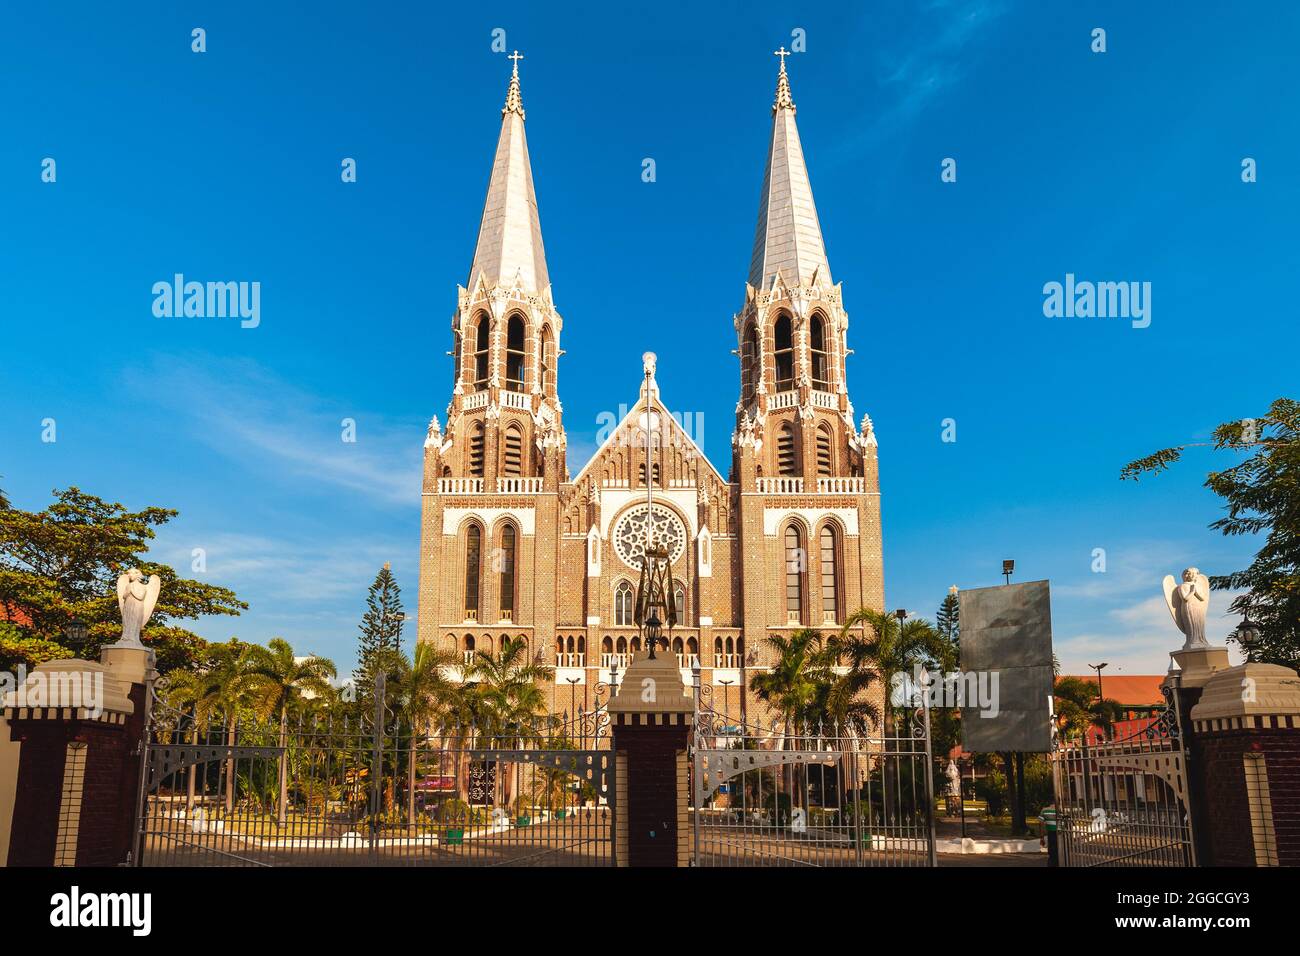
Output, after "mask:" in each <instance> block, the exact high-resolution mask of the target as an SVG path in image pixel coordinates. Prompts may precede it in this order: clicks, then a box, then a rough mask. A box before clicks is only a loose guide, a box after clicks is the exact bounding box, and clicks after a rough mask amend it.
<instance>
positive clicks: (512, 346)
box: [506, 315, 524, 392]
mask: <svg viewBox="0 0 1300 956" xmlns="http://www.w3.org/2000/svg"><path fill="white" fill-rule="evenodd" d="M506 388H507V389H509V390H510V391H512V392H522V391H523V390H524V320H523V318H521V317H520V316H518V315H512V316H510V320H509V321H508V322H507V323H506Z"/></svg>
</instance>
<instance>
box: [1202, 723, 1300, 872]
mask: <svg viewBox="0 0 1300 956" xmlns="http://www.w3.org/2000/svg"><path fill="white" fill-rule="evenodd" d="M1263 719H1264V720H1271V719H1273V718H1268V717H1265V718H1263ZM1247 752H1254V753H1258V754H1261V755H1262V757H1263V761H1264V767H1265V769H1266V772H1267V779H1268V789H1269V799H1270V802H1271V804H1272V816H1273V832H1274V834H1275V835H1276V840H1277V851H1278V863H1279V865H1281V866H1300V734H1297V733H1296V731H1295V730H1293V729H1279V728H1275V727H1268V728H1255V729H1246V730H1221V731H1212V732H1209V733H1200V734H1197V735H1196V738H1195V748H1194V751H1193V760H1192V761H1191V762H1190V763H1189V769H1190V770H1191V773H1192V776H1193V791H1192V800H1193V802H1194V803H1195V801H1197V800H1199V801H1200V802H1201V806H1202V807H1204V808H1206V809H1207V810H1208V812H1204V813H1200V814H1198V815H1197V823H1198V825H1199V827H1200V829H1201V833H1200V834H1199V837H1200V839H1199V840H1198V843H1199V844H1200V846H1201V847H1202V848H1203V851H1202V852H1203V855H1204V856H1205V857H1206V859H1205V860H1203V862H1205V863H1207V864H1208V865H1211V866H1255V865H1256V857H1255V837H1254V831H1253V830H1252V826H1251V808H1250V805H1249V802H1248V800H1247V794H1246V773H1245V767H1244V759H1243V758H1244V755H1245V754H1246V753H1247Z"/></svg>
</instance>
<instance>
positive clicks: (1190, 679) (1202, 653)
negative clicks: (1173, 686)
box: [1173, 647, 1229, 690]
mask: <svg viewBox="0 0 1300 956" xmlns="http://www.w3.org/2000/svg"><path fill="white" fill-rule="evenodd" d="M1173 658H1174V660H1175V661H1177V662H1178V667H1179V678H1180V684H1181V686H1182V688H1183V690H1194V689H1199V688H1201V687H1204V686H1205V684H1206V682H1207V681H1209V679H1210V678H1211V677H1213V676H1214V674H1215V673H1216V672H1217V671H1222V670H1227V669H1228V666H1229V665H1228V649H1227V648H1226V647H1194V648H1192V649H1191V650H1187V651H1174V653H1173Z"/></svg>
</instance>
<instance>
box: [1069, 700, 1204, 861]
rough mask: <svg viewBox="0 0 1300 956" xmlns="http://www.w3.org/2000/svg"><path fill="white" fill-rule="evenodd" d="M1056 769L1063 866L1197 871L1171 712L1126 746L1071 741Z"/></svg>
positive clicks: (1183, 767) (1183, 772)
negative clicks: (1181, 868) (1193, 869)
mask: <svg viewBox="0 0 1300 956" xmlns="http://www.w3.org/2000/svg"><path fill="white" fill-rule="evenodd" d="M1052 765H1053V784H1054V788H1055V791H1056V807H1057V840H1058V845H1059V847H1060V862H1061V865H1062V866H1076V867H1090V866H1138V867H1182V866H1195V865H1196V851H1195V846H1194V843H1193V839H1192V821H1191V813H1190V808H1189V805H1188V787H1187V764H1186V756H1185V754H1184V751H1183V745H1182V736H1181V734H1180V732H1179V724H1178V718H1177V714H1176V713H1175V712H1174V711H1173V710H1169V711H1166V713H1165V715H1164V716H1162V717H1161V718H1160V719H1159V720H1157V721H1156V722H1155V723H1153V724H1152V725H1151V726H1150V727H1147V728H1145V729H1144V730H1142V731H1140V732H1139V733H1137V734H1135V735H1133V736H1131V737H1128V738H1126V739H1123V740H1112V741H1100V742H1092V743H1090V742H1089V741H1088V740H1087V738H1086V737H1085V738H1084V739H1082V740H1078V741H1071V742H1068V743H1065V744H1063V745H1061V746H1060V747H1058V748H1057V750H1056V752H1055V753H1054V754H1053V755H1052Z"/></svg>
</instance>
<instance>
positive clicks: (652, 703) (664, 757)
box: [609, 649, 694, 866]
mask: <svg viewBox="0 0 1300 956" xmlns="http://www.w3.org/2000/svg"><path fill="white" fill-rule="evenodd" d="M693 711H694V704H693V702H692V700H691V698H689V697H687V696H686V688H685V685H684V684H683V683H682V674H681V670H680V669H679V668H678V666H677V658H676V657H675V656H674V655H673V654H671V653H669V652H668V651H666V650H662V649H661V650H659V651H658V652H657V653H656V657H655V659H654V660H651V659H650V655H649V652H647V651H643V652H642V653H641V654H639V655H638V656H637V657H636V659H635V660H633V661H632V663H631V665H629V666H628V669H627V671H626V672H625V673H624V675H623V682H622V684H620V686H619V689H618V694H617V695H616V696H615V697H614V699H613V700H611V701H610V703H609V714H610V720H611V722H612V724H613V732H614V766H615V772H616V774H617V776H616V779H615V802H614V834H615V835H614V846H615V859H616V862H617V864H618V865H619V866H688V865H689V864H690V854H691V831H690V818H689V815H688V806H689V803H688V801H689V792H688V791H689V771H688V767H687V750H688V743H689V739H690V730H691V726H690V723H691V714H692V713H693Z"/></svg>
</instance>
